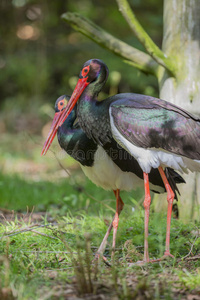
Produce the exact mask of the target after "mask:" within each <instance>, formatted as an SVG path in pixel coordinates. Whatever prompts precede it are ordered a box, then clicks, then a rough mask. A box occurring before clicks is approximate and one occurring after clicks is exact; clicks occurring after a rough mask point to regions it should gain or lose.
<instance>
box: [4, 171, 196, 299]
mask: <svg viewBox="0 0 200 300" xmlns="http://www.w3.org/2000/svg"><path fill="white" fill-rule="evenodd" d="M0 178H1V182H2V184H1V197H2V199H4V202H2V204H1V207H5V208H7V209H14V210H15V211H18V210H20V211H22V210H24V214H21V215H20V216H18V215H15V216H14V215H12V218H9V217H8V216H9V215H8V214H5V220H4V221H3V222H2V224H1V226H0V235H1V242H0V253H1V256H0V269H1V274H0V284H1V294H0V296H1V297H0V299H20V300H22V299H23V300H24V299H67V297H68V296H70V295H71V296H72V295H73V296H74V295H77V296H79V297H80V296H81V297H85V298H86V299H88V298H87V297H89V296H88V294H90V295H92V294H103V295H104V296H105V297H108V299H112V297H114V296H115V297H117V298H115V299H134V297H135V298H137V299H160V298H164V299H184V298H185V299H186V297H187V295H188V294H195V295H196V294H197V293H199V291H200V284H199V282H200V281H199V278H200V277H199V276H200V273H199V272H200V271H199V270H200V262H199V260H194V261H193V260H191V261H188V260H181V257H184V256H186V255H187V254H188V253H189V251H190V249H191V246H192V244H193V242H194V241H195V243H194V245H193V249H192V253H191V255H190V257H192V256H195V255H198V254H199V249H200V241H199V239H198V238H196V240H195V237H196V234H197V229H196V228H197V226H198V224H196V225H194V224H193V223H190V224H187V225H186V224H183V223H182V222H180V221H179V220H176V219H173V220H172V234H171V252H172V253H173V254H174V255H175V257H176V259H175V260H173V259H172V260H169V261H163V262H160V263H157V264H154V265H151V264H150V265H147V266H143V267H139V266H134V267H131V268H130V267H127V263H128V262H134V261H137V260H138V259H142V255H143V221H144V212H143V208H142V206H137V208H136V210H135V211H134V212H132V206H133V202H135V200H133V201H131V199H129V200H128V201H126V205H125V209H124V211H123V212H122V214H121V216H120V224H119V230H118V236H117V251H116V256H115V263H116V265H113V266H112V267H111V268H108V267H106V266H105V265H104V264H103V263H100V266H98V271H97V270H94V269H92V267H91V266H92V264H91V263H90V262H91V260H92V258H93V253H94V252H95V250H96V249H97V248H96V247H98V246H99V244H100V242H101V240H102V238H103V236H104V234H105V231H106V229H107V226H106V225H105V223H108V222H110V221H111V219H112V215H113V211H112V209H113V208H114V206H115V201H113V199H114V197H113V196H112V194H110V195H109V197H108V193H107V192H106V193H105V192H104V191H102V190H101V189H98V188H97V187H95V186H94V185H92V184H91V183H90V182H89V181H87V180H86V182H85V188H84V189H83V190H78V189H77V188H75V186H74V185H72V184H71V183H70V182H68V181H67V180H66V179H62V180H60V181H59V183H50V182H45V181H44V182H43V181H41V182H29V181H26V180H24V179H21V178H19V177H17V176H16V175H14V176H11V175H10V176H8V175H3V174H1V175H0ZM6 182H7V183H8V184H7V185H6V184H5V183H6ZM66 190H67V194H66ZM85 190H87V191H89V193H90V194H92V195H93V197H96V196H97V195H98V199H100V201H101V203H98V202H96V201H94V200H93V197H90V196H88V194H87V193H85ZM16 191H18V193H17V194H16V195H15V193H16ZM2 195H3V196H2ZM13 195H15V196H13ZM124 196H126V195H125V194H124ZM43 198H44V200H45V201H43ZM125 198H126V197H125ZM103 199H107V201H106V203H104V201H103ZM16 200H17V201H19V203H16V202H17V201H16ZM27 204H29V205H30V210H31V209H32V206H33V205H34V207H35V208H34V209H35V210H34V212H32V213H29V214H28V217H27V213H26V206H27ZM104 204H107V205H108V206H105V205H104ZM41 210H43V211H44V212H46V213H47V214H46V215H45V214H44V216H43V217H42V219H41V220H40V221H39V222H35V223H34V222H33V221H32V217H33V215H34V214H35V215H37V212H39V211H41ZM6 218H7V220H6ZM165 230H166V215H162V216H161V215H158V214H156V213H152V214H151V218H150V236H149V250H150V255H151V257H160V256H161V255H162V254H163V251H164V239H165ZM111 244H112V236H110V237H109V240H108V245H107V249H108V250H107V251H106V255H107V257H108V259H109V260H110V256H109V255H110V251H109V249H110V248H111ZM179 294H180V295H181V296H178V295H179ZM84 295H85V296H84Z"/></svg>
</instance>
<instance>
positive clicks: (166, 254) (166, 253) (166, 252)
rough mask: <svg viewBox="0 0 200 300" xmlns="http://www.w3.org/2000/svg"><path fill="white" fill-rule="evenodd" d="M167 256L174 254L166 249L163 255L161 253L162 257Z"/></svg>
mask: <svg viewBox="0 0 200 300" xmlns="http://www.w3.org/2000/svg"><path fill="white" fill-rule="evenodd" d="M168 256H170V257H172V258H174V255H172V254H171V253H170V252H169V250H166V251H165V253H164V255H163V257H164V258H166V257H168Z"/></svg>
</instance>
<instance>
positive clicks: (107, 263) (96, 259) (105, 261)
mask: <svg viewBox="0 0 200 300" xmlns="http://www.w3.org/2000/svg"><path fill="white" fill-rule="evenodd" d="M101 258H102V259H103V262H104V263H105V264H106V265H107V266H109V267H111V264H110V263H109V261H108V260H107V258H106V257H105V256H104V255H101V254H100V253H98V252H97V253H96V254H95V256H94V259H93V260H92V263H94V264H97V263H98V262H99V260H100V259H101Z"/></svg>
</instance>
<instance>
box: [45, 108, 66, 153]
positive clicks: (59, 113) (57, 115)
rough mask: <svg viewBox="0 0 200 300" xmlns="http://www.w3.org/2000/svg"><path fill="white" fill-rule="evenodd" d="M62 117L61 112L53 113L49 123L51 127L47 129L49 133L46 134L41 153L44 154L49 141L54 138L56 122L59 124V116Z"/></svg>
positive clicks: (56, 127) (49, 144) (49, 143)
mask: <svg viewBox="0 0 200 300" xmlns="http://www.w3.org/2000/svg"><path fill="white" fill-rule="evenodd" d="M61 117H62V112H56V113H55V116H54V118H53V122H52V124H51V128H50V130H49V134H48V137H47V139H46V141H45V143H44V146H43V148H42V153H41V155H45V154H46V153H47V151H48V149H49V147H50V146H51V143H52V142H53V139H54V138H55V136H56V133H57V131H58V127H59V126H58V124H59V121H60V118H61Z"/></svg>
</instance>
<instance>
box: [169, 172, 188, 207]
mask: <svg viewBox="0 0 200 300" xmlns="http://www.w3.org/2000/svg"><path fill="white" fill-rule="evenodd" d="M165 175H166V177H167V180H168V182H169V184H170V186H171V188H172V190H173V192H174V194H175V199H176V200H177V201H178V197H177V193H178V194H179V195H180V192H179V189H178V187H177V184H179V183H185V180H184V178H183V177H182V176H181V175H179V174H178V173H177V172H176V171H174V169H172V168H165Z"/></svg>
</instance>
